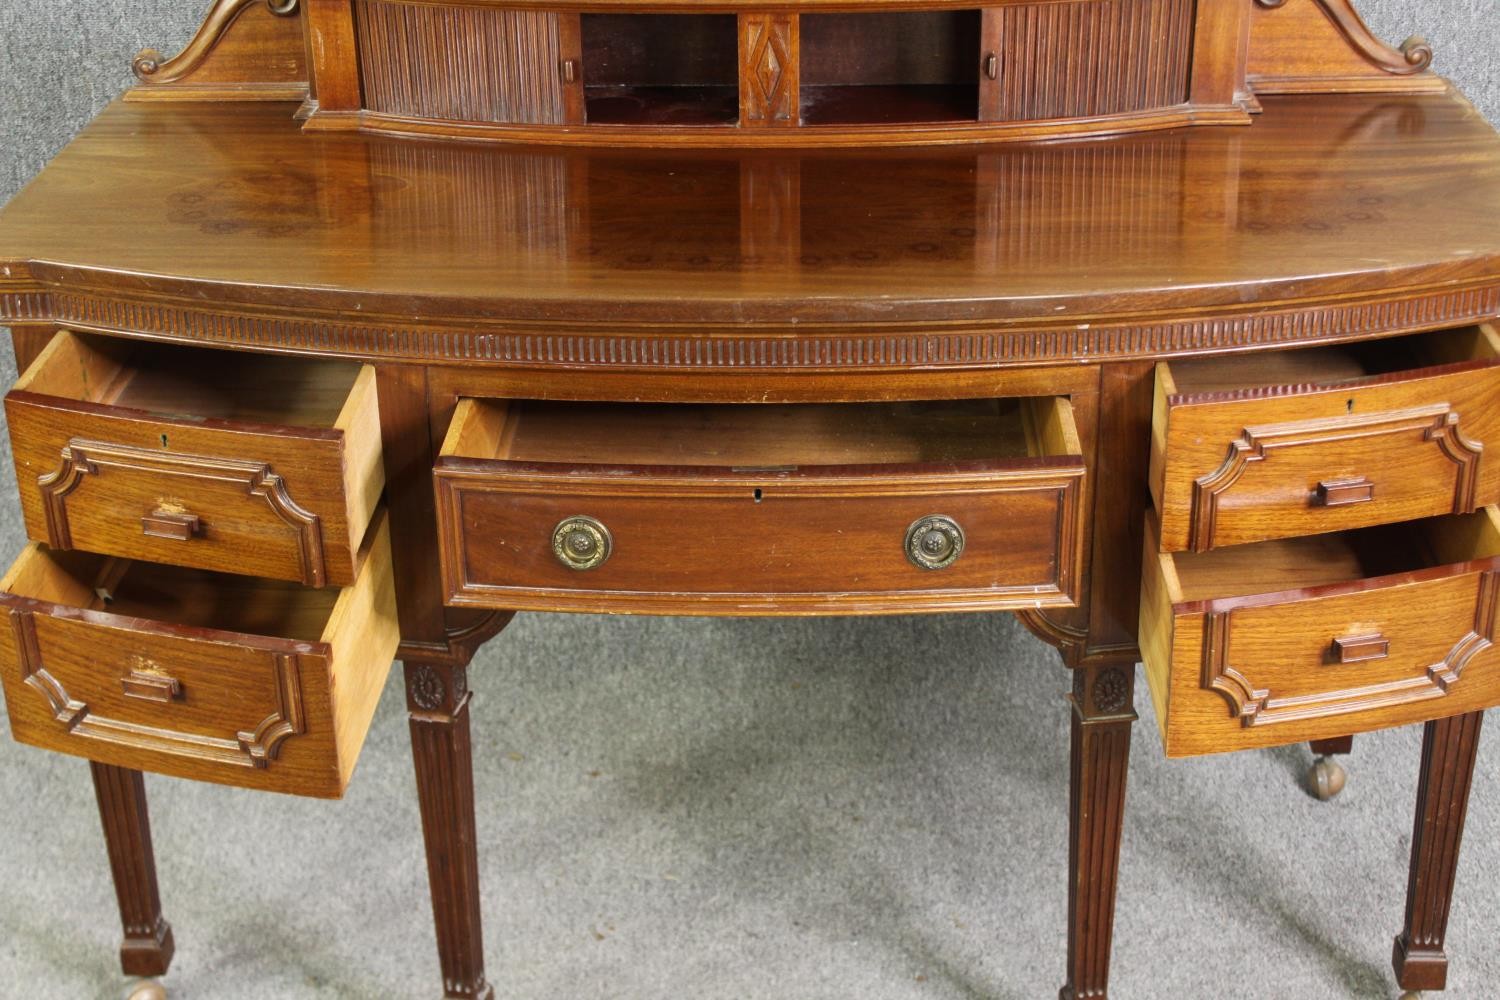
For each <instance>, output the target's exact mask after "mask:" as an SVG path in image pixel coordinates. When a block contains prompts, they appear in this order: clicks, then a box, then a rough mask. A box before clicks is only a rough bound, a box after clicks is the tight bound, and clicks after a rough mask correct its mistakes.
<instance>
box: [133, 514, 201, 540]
mask: <svg viewBox="0 0 1500 1000" xmlns="http://www.w3.org/2000/svg"><path fill="white" fill-rule="evenodd" d="M202 524H203V522H202V521H200V520H199V519H198V515H197V514H182V513H179V512H177V511H171V510H159V511H157V512H156V513H154V514H147V515H146V516H145V517H143V518H141V533H142V534H145V535H150V536H151V537H152V538H170V539H172V540H174V541H178V542H186V541H190V540H191V539H192V537H193V536H194V535H196V534H197V533H198V529H199V528H200V527H202Z"/></svg>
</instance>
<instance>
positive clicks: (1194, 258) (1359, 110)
mask: <svg viewBox="0 0 1500 1000" xmlns="http://www.w3.org/2000/svg"><path fill="white" fill-rule="evenodd" d="M288 111H289V109H288V108H287V107H286V106H283V105H242V106H238V105H237V106H230V105H215V104H199V105H181V106H171V107H165V106H159V105H141V104H135V105H129V104H126V105H115V106H113V107H111V108H110V109H108V110H106V111H105V112H104V114H103V115H102V116H101V117H100V118H99V119H98V120H97V121H95V122H94V123H93V124H92V125H91V126H89V127H88V128H87V129H85V130H84V132H83V133H82V135H80V136H79V138H78V139H76V140H75V141H74V142H73V143H72V144H71V145H70V146H69V147H68V149H66V150H65V151H64V152H63V153H62V154H61V156H60V157H59V158H58V159H57V160H55V161H54V162H53V163H52V165H51V166H50V167H49V168H48V170H47V172H46V173H45V174H44V175H43V176H42V177H41V178H39V179H38V180H37V181H35V182H34V183H33V184H32V185H31V186H30V187H28V188H27V189H26V190H25V191H23V192H22V193H21V194H20V195H19V196H17V198H16V199H15V200H14V201H12V202H11V203H10V204H9V205H8V206H7V207H6V208H5V209H4V211H3V213H0V317H3V318H6V319H16V320H25V321H27V322H48V321H51V322H57V323H61V324H64V325H68V326H71V327H72V328H75V329H100V330H104V331H109V332H118V333H128V334H136V335H145V336H155V337H168V338H172V339H176V340H181V341H191V342H197V343H204V344H223V345H225V346H232V347H244V348H249V347H266V348H270V349H275V350H279V351H288V350H290V351H303V352H308V353H334V354H342V355H349V356H358V357H364V358H381V359H386V360H408V361H417V360H421V361H426V362H429V363H441V362H444V361H446V362H448V363H454V364H463V365H470V366H486V365H490V366H496V367H501V368H515V369H524V370H538V369H558V368H598V369H608V370H613V371H623V372H643V371H649V370H652V369H657V370H667V371H676V372H687V371H715V372H727V371H749V372H762V371H766V372H771V371H796V372H826V371H838V370H850V371H866V372H872V371H910V370H913V369H924V368H946V369H964V368H995V367H1002V366H1007V365H1012V364H1036V363H1043V362H1052V363H1060V362H1067V361H1071V360H1074V359H1092V360H1108V359H1114V358H1126V357H1147V356H1158V355H1168V354H1181V353H1186V352H1193V351H1205V350H1217V351H1227V350H1234V349H1240V350H1247V349H1259V348H1267V347H1273V346H1286V345H1290V344H1293V343H1306V342H1315V341H1331V340H1350V339H1358V338H1362V337H1369V336H1374V335H1379V334H1383V333H1395V332H1404V331H1414V330H1421V329H1432V328H1434V327H1438V326H1442V325H1458V324H1461V323H1464V322H1473V321H1479V320H1486V319H1490V318H1492V317H1493V316H1494V315H1495V314H1496V313H1500V231H1497V229H1496V228H1495V227H1494V226H1493V225H1491V224H1490V222H1489V220H1491V219H1493V218H1495V217H1496V216H1497V215H1500V138H1497V136H1496V135H1495V133H1494V131H1493V130H1492V129H1491V128H1490V127H1489V126H1488V125H1487V124H1485V122H1484V121H1483V119H1482V118H1481V117H1480V116H1479V115H1478V114H1477V113H1476V112H1475V111H1474V110H1473V108H1471V107H1470V106H1469V105H1468V104H1466V103H1465V102H1463V101H1462V100H1460V99H1458V98H1455V97H1450V96H1447V95H1434V96H1426V97H1421V96H1419V97H1380V96H1374V97H1363V96H1353V97H1350V96H1342V97H1341V96H1330V97H1288V98H1276V99H1269V100H1267V101H1266V102H1265V112H1264V113H1263V114H1262V115H1261V116H1260V118H1259V119H1258V120H1257V121H1256V123H1255V126H1254V127H1252V128H1249V129H1197V130H1187V131H1182V132H1174V133H1171V134H1168V135H1160V136H1155V135H1153V136H1138V137H1130V138H1123V139H1120V140H1116V141H1113V142H1110V143H1107V144H1100V143H1053V144H1043V145H1038V146H1010V147H998V148H984V147H978V148H969V149H954V150H946V149H938V150H926V151H920V152H917V151H907V152H889V151H886V152H882V151H870V150H866V151H863V152H860V153H857V154H856V153H839V152H835V151H830V152H823V153H804V154H796V155H792V154H782V155H778V156H772V157H766V156H758V155H751V154H725V153H704V154H698V155H694V156H692V157H690V158H685V157H683V156H681V155H676V156H660V155H656V154H648V153H630V152H619V151H613V152H588V151H573V152H563V151H556V152H549V151H545V150H522V149H517V148H514V147H504V148H493V149H492V148H488V147H468V146H464V145H459V144H428V143H413V142H403V141H398V140H394V139H380V138H372V137H368V136H354V135H339V136H322V135H320V136H309V135H304V134H301V133H300V132H299V131H298V130H297V128H296V123H295V122H292V121H290V120H289V118H288V114H287V112H288ZM1438 149H1441V150H1442V155H1441V156H1439V157H1434V155H1433V151H1434V150H1438ZM266 163H276V164H280V167H279V168H278V170H275V171H267V170H263V169H260V168H261V166H262V165H264V164H266ZM772 178H795V183H790V182H788V183H780V182H777V183H766V184H762V183H761V181H762V180H766V181H768V182H769V181H771V180H772ZM789 220H797V221H798V223H799V224H798V226H797V227H796V228H795V229H789V228H788V223H789ZM1019 220H1024V224H1020V221H1019ZM792 233H797V234H799V235H798V236H797V239H796V242H794V243H791V244H790V245H789V244H788V242H787V241H788V239H789V238H790V235H791V234H792ZM747 246H763V247H765V251H764V252H760V251H757V252H754V253H747V252H746V247H747ZM1376 246H1378V247H1379V248H1380V253H1379V254H1378V255H1372V254H1371V253H1370V248H1371V247H1376ZM1453 247H1463V248H1464V249H1465V251H1466V252H1465V253H1463V254H1454V253H1453V251H1452V248H1453ZM43 262H45V263H43Z"/></svg>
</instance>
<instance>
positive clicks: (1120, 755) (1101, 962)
mask: <svg viewBox="0 0 1500 1000" xmlns="http://www.w3.org/2000/svg"><path fill="white" fill-rule="evenodd" d="M1134 693H1135V666H1134V665H1133V664H1118V665H1114V666H1103V667H1084V668H1080V669H1078V670H1075V671H1074V672H1073V693H1072V696H1071V699H1070V700H1071V702H1072V705H1073V739H1072V755H1073V763H1072V777H1071V786H1070V791H1069V812H1068V872H1069V882H1068V981H1067V983H1066V984H1065V985H1064V986H1063V988H1062V990H1061V992H1060V993H1059V994H1058V997H1059V1000H1105V998H1106V997H1108V995H1109V958H1110V944H1111V941H1112V939H1113V935H1114V914H1115V885H1116V881H1117V877H1118V875H1119V868H1120V833H1121V830H1122V828H1123V823H1122V821H1123V819H1124V814H1125V778H1126V771H1127V768H1128V765H1129V763H1130V729H1131V726H1132V725H1133V724H1134V722H1135V719H1136V714H1135V710H1134V708H1133V707H1132V704H1133V701H1134Z"/></svg>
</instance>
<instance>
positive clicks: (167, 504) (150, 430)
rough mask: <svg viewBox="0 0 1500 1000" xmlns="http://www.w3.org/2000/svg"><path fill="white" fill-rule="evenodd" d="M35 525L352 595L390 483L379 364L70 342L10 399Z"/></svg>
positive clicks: (137, 555)
mask: <svg viewBox="0 0 1500 1000" xmlns="http://www.w3.org/2000/svg"><path fill="white" fill-rule="evenodd" d="M5 412H6V417H7V419H8V420H9V422H10V436H11V444H12V447H13V449H14V451H15V460H16V480H17V483H18V485H19V488H20V492H21V506H22V509H23V511H24V513H25V517H26V530H27V533H28V534H29V535H30V537H32V538H33V539H35V540H37V541H42V542H46V543H47V544H48V545H49V546H51V547H52V548H53V549H58V550H64V549H77V550H80V551H84V552H99V553H104V554H107V555H115V556H123V557H125V558H129V559H145V560H149V561H151V562H158V563H170V564H172V565H177V566H192V567H197V568H200V569H212V570H218V571H221V572H225V573H243V574H246V575H250V576H262V577H271V578H274V579H278V580H297V581H301V582H302V583H305V584H307V585H309V586H313V587H321V586H326V585H334V586H346V585H348V584H349V583H351V582H353V580H354V578H355V570H356V562H355V556H356V554H357V553H358V551H359V548H360V544H361V542H362V540H363V539H364V535H365V530H366V528H367V527H368V526H369V523H370V518H371V517H372V516H373V515H374V512H375V508H376V505H377V504H378V503H379V500H380V493H381V490H382V489H383V487H384V485H385V478H384V473H383V471H382V466H381V459H380V420H379V413H378V410H377V408H376V399H375V373H374V370H373V369H371V368H369V367H366V366H361V365H357V364H353V363H350V362H343V361H318V360H309V359H306V358H285V357H277V356H272V355H260V354H240V353H231V352H225V351H210V350H205V349H200V348H183V347H172V346H166V345H160V344H149V343H134V342H129V341H124V340H112V339H109V338H104V337H84V336H80V335H77V334H73V333H67V332H63V333H59V334H57V335H56V336H55V337H54V338H53V339H52V341H51V342H50V343H49V344H48V345H47V347H46V348H45V349H44V350H43V352H42V354H41V355H40V356H39V357H38V358H37V359H36V361H35V362H34V363H33V364H32V365H31V367H30V368H29V369H27V371H26V373H25V374H24V375H23V376H22V377H21V380H20V381H19V382H18V383H17V384H16V387H15V389H14V390H13V391H12V392H11V393H10V394H9V395H7V396H6V397H5Z"/></svg>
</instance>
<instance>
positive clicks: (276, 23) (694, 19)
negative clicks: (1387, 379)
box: [132, 0, 1446, 147]
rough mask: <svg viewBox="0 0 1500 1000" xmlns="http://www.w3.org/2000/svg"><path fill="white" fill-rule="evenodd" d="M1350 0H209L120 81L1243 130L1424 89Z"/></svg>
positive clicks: (199, 89) (348, 100) (809, 118)
mask: <svg viewBox="0 0 1500 1000" xmlns="http://www.w3.org/2000/svg"><path fill="white" fill-rule="evenodd" d="M1431 60H1432V52H1431V49H1430V48H1429V47H1428V46H1427V45H1426V43H1425V42H1423V41H1422V40H1421V39H1420V38H1413V39H1411V40H1409V41H1407V42H1406V43H1405V44H1404V45H1403V46H1402V47H1401V48H1399V49H1396V48H1392V47H1390V46H1388V45H1386V44H1385V43H1383V42H1381V41H1380V40H1378V39H1376V38H1375V37H1374V36H1373V35H1372V34H1371V33H1370V31H1369V29H1368V28H1367V27H1366V25H1365V24H1364V22H1363V21H1362V20H1361V19H1360V17H1359V15H1358V14H1357V13H1356V12H1355V10H1354V9H1353V7H1352V6H1351V0H989V2H988V3H986V4H983V5H979V4H975V3H973V2H972V0H970V2H969V3H963V2H959V0H865V2H859V0H215V4H214V7H213V9H212V11H211V12H210V14H209V16H208V19H207V21H206V22H205V24H204V26H203V28H202V30H201V31H200V32H199V34H198V36H197V37H196V38H195V39H194V40H193V42H192V43H191V44H190V45H189V46H188V48H187V49H185V50H184V51H183V52H182V53H181V54H180V55H178V56H176V57H174V58H171V59H164V58H162V57H161V56H160V55H159V54H158V53H155V52H146V53H142V54H141V56H140V57H139V58H138V59H137V61H136V67H135V68H136V73H137V76H138V77H139V78H140V79H141V81H142V85H141V86H140V87H138V88H136V90H135V91H134V92H133V95H132V96H133V97H136V98H182V99H192V98H212V99H223V98H226V97H235V98H247V99H248V98H276V99H285V98H289V97H296V98H305V104H304V105H303V109H302V114H303V115H304V116H305V117H306V127H307V128H309V129H364V130H372V131H382V132H395V133H405V134H413V135H443V136H454V137H462V138H468V139H474V138H494V139H506V140H511V141H532V142H553V143H585V144H593V145H616V144H619V145H624V144H645V145H656V146H665V145H671V146H710V147H721V146H726V145H741V146H775V145H795V146H818V145H833V146H849V145H880V144H900V145H909V144H924V143H946V142H965V141H994V140H1003V139H1018V138H1019V139H1036V138H1048V137H1053V136H1066V135H1078V134H1097V133H1116V132H1128V131H1135V130H1141V129H1153V128H1167V127H1173V126H1178V125H1188V124H1246V123H1248V122H1250V121H1251V119H1252V116H1253V115H1254V113H1255V112H1256V111H1257V102H1256V95H1257V94H1263V93H1301V92H1311V93H1326V92H1329V91H1340V92H1361V91H1391V90H1395V91H1402V92H1411V91H1424V90H1435V89H1436V90H1440V89H1442V88H1444V87H1445V86H1446V84H1445V83H1444V81H1443V80H1442V79H1441V78H1439V77H1437V76H1435V75H1434V74H1433V73H1431V72H1430V71H1429V69H1428V67H1429V64H1430V63H1431Z"/></svg>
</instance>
